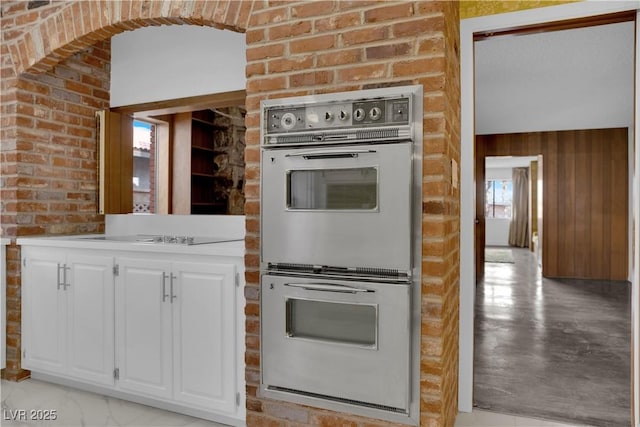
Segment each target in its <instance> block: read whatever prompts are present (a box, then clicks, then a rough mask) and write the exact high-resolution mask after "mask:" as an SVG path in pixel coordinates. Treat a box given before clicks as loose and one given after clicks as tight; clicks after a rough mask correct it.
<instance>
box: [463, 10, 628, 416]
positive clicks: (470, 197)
mask: <svg viewBox="0 0 640 427" xmlns="http://www.w3.org/2000/svg"><path fill="white" fill-rule="evenodd" d="M585 3H586V4H585ZM636 8H637V5H635V4H631V3H626V4H622V3H617V4H602V3H598V4H594V3H589V2H581V3H579V4H570V5H564V6H556V7H550V8H543V9H538V10H530V11H525V12H518V13H511V14H506V15H495V16H490V17H483V18H475V19H470V20H465V21H462V23H461V68H462V157H461V175H462V176H461V184H462V195H461V197H462V199H461V217H462V218H461V266H462V267H461V272H460V275H461V301H460V375H459V378H460V386H459V409H460V410H461V411H463V412H470V411H471V409H472V401H473V397H472V394H473V393H472V390H473V386H472V379H473V339H472V336H473V325H474V321H473V317H474V309H473V307H474V302H475V299H474V290H475V272H476V266H475V265H474V253H475V250H474V247H475V245H474V227H475V206H474V203H475V202H474V193H475V187H474V185H475V184H474V162H475V160H474V150H473V141H474V136H475V133H476V132H475V123H474V117H475V116H477V114H475V113H474V103H473V99H474V63H473V51H474V47H473V40H474V34H477V33H480V32H490V31H499V30H503V29H507V28H517V27H522V26H529V25H540V24H545V23H549V22H555V21H558V20H559V19H574V18H585V17H592V16H600V15H606V14H609V13H614V12H620V11H635V10H636ZM636 37H637V36H636ZM635 61H637V58H636V59H635ZM637 90H638V88H637V87H636V88H635V91H636V93H637ZM637 99H638V96H636V101H635V102H636V109H637V108H638V107H637V102H638V101H637ZM636 120H637V118H636V119H634V123H633V124H632V125H631V128H630V129H631V132H630V142H631V145H632V146H633V147H635V149H634V151H632V153H635V155H634V158H631V159H630V170H631V171H633V170H636V171H637V170H638V169H637V168H638V164H640V159H639V157H640V156H639V155H638V152H639V151H640V141H639V140H638V137H637V133H636V132H635V129H636V128H637V122H636ZM631 175H632V177H633V178H632V180H631V185H630V187H631V189H632V190H631V191H630V194H631V199H630V205H631V206H634V203H635V204H637V203H638V201H637V197H638V196H637V194H638V188H639V182H638V181H639V177H638V174H637V173H635V174H633V173H631ZM632 217H633V221H635V224H638V222H639V221H638V219H639V214H638V212H637V211H634V212H633V214H632ZM629 229H630V230H633V234H632V235H631V236H630V241H633V242H635V247H636V248H637V247H639V245H638V242H639V241H640V233H639V230H638V227H637V226H636V227H635V228H633V227H629ZM631 257H632V254H630V259H632V258H631ZM638 273H639V272H638V268H637V265H636V266H633V265H632V266H631V271H630V278H631V282H632V287H633V294H634V296H633V298H632V300H633V305H634V307H637V298H636V295H637V287H638V283H639V282H640V277H639V274H638ZM634 313H635V316H636V318H635V319H634V323H635V322H636V321H637V310H634ZM635 333H636V335H637V331H635ZM635 342H636V345H637V340H635ZM635 354H636V355H637V354H638V352H637V351H636V352H635ZM634 363H636V362H635V361H634ZM634 382H637V381H634ZM634 393H636V394H634V399H633V402H634V406H635V405H636V404H637V397H636V396H637V387H635V390H634ZM636 413H637V411H636Z"/></svg>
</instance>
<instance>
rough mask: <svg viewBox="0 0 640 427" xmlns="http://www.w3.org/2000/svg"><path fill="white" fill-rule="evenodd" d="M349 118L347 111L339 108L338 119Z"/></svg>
mask: <svg viewBox="0 0 640 427" xmlns="http://www.w3.org/2000/svg"><path fill="white" fill-rule="evenodd" d="M348 118H349V113H347V112H346V111H344V110H340V120H342V121H343V122H344V121H345V120H347V119H348Z"/></svg>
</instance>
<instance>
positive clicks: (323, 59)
mask: <svg viewBox="0 0 640 427" xmlns="http://www.w3.org/2000/svg"><path fill="white" fill-rule="evenodd" d="M362 57H363V54H362V50H361V49H349V50H339V51H333V52H330V53H324V54H320V55H318V58H317V62H318V67H332V66H335V65H345V64H355V63H358V62H360V61H361V60H362Z"/></svg>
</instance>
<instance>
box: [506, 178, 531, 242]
mask: <svg viewBox="0 0 640 427" xmlns="http://www.w3.org/2000/svg"><path fill="white" fill-rule="evenodd" d="M509 245H510V246H518V247H521V248H524V247H527V246H529V169H528V168H513V204H512V210H511V223H510V224H509Z"/></svg>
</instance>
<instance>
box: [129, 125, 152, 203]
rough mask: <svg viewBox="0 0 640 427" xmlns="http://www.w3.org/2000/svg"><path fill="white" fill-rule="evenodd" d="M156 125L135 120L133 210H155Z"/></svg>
mask: <svg viewBox="0 0 640 427" xmlns="http://www.w3.org/2000/svg"><path fill="white" fill-rule="evenodd" d="M154 138H155V126H154V125H153V124H152V123H148V122H143V121H140V120H134V121H133V212H134V213H153V212H155V209H154V207H155V206H154V205H155V203H154V202H155V192H154V191H153V189H154V181H155V179H154V169H155V161H154V159H155V158H154V156H155V144H154Z"/></svg>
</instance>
